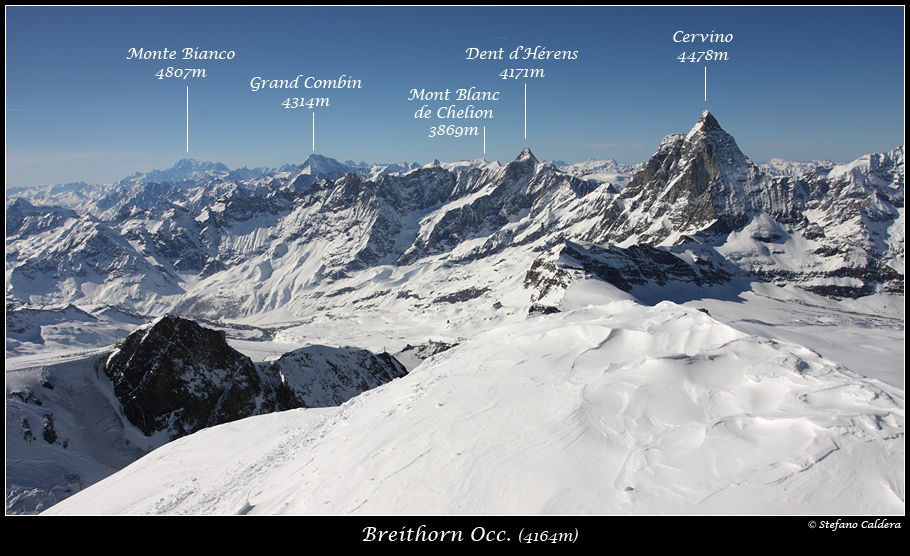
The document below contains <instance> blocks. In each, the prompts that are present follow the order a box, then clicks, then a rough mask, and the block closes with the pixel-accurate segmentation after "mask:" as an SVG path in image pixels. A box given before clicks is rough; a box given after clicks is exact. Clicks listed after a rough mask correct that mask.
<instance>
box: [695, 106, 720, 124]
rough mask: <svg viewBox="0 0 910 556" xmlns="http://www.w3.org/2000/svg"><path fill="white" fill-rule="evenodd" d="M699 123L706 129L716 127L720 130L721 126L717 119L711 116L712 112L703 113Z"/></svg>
mask: <svg viewBox="0 0 910 556" xmlns="http://www.w3.org/2000/svg"><path fill="white" fill-rule="evenodd" d="M698 123H700V124H702V125H704V126H706V127H709V128H710V127H716V128H720V124H719V123H717V119H716V118H715V117H714V116H712V115H711V112H709V111H707V110H705V111H704V112H702V113H701V118H699V119H698Z"/></svg>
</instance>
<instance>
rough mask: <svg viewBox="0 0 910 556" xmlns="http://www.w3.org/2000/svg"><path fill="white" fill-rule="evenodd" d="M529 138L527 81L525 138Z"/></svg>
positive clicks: (526, 91)
mask: <svg viewBox="0 0 910 556" xmlns="http://www.w3.org/2000/svg"><path fill="white" fill-rule="evenodd" d="M527 138H528V84H527V83H525V139H527Z"/></svg>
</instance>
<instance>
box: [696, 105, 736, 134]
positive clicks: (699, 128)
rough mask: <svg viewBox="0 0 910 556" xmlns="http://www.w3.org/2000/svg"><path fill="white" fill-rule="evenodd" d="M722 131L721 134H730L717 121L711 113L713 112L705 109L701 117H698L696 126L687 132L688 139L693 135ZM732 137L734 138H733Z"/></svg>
mask: <svg viewBox="0 0 910 556" xmlns="http://www.w3.org/2000/svg"><path fill="white" fill-rule="evenodd" d="M716 132H720V134H721V136H726V135H728V134H727V132H726V131H724V130H723V128H722V127H720V124H719V123H717V119H716V118H715V117H714V116H713V115H712V114H711V112H709V111H707V110H705V111H704V112H702V113H701V117H700V118H698V122H697V123H696V124H695V126H694V127H693V128H692V129H691V130H690V131H689V133H688V134H686V140H689V139H691V138H692V137H693V136H695V135H698V134H702V135H708V134H714V133H716ZM731 139H732V138H731Z"/></svg>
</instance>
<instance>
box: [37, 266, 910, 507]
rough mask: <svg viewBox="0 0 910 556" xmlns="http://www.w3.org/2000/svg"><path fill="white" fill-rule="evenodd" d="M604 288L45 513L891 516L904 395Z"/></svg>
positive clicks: (173, 448) (159, 456) (126, 472)
mask: <svg viewBox="0 0 910 556" xmlns="http://www.w3.org/2000/svg"><path fill="white" fill-rule="evenodd" d="M598 288H600V289H599V291H600V293H599V294H598V297H599V298H598V302H599V303H600V304H599V305H586V304H585V303H583V302H582V300H583V299H585V298H587V299H591V298H592V297H591V295H592V293H591V292H592V291H593V290H597V289H598ZM610 295H611V294H610V289H609V288H607V287H606V286H604V287H600V286H598V283H597V282H594V281H586V282H580V283H577V284H574V285H573V286H572V287H571V288H570V289H569V291H568V293H567V296H566V299H565V300H563V304H562V306H563V308H564V309H566V310H565V311H564V312H562V313H557V314H551V315H544V316H534V317H529V318H528V319H527V320H526V321H523V322H518V323H513V324H508V325H505V326H501V327H498V328H495V329H491V330H488V331H486V332H484V333H481V334H479V335H477V336H476V337H474V338H472V339H469V340H467V341H465V342H464V343H462V344H461V345H459V346H457V347H454V348H452V349H450V350H447V351H444V352H442V353H439V354H437V355H435V356H433V357H432V358H430V359H428V360H426V361H425V362H424V363H423V364H422V365H420V366H418V367H417V368H415V369H414V370H413V371H412V372H411V373H410V374H409V375H407V376H405V377H402V378H400V379H397V380H394V381H392V382H390V383H388V384H385V385H383V386H381V387H379V388H376V389H373V390H370V391H367V392H365V393H363V394H361V395H360V396H358V397H356V398H353V399H352V400H350V401H348V402H346V403H345V404H343V405H342V406H339V407H335V408H323V409H304V410H293V411H287V412H282V413H275V414H270V415H263V416H258V417H253V418H249V419H244V420H241V421H237V422H233V423H228V424H225V425H221V426H218V427H213V428H210V429H206V430H203V431H200V432H198V433H196V434H193V435H191V436H188V437H184V438H182V439H179V440H177V441H174V442H171V443H169V444H167V445H165V446H163V447H161V448H159V449H157V450H155V451H154V452H152V453H151V454H149V455H147V456H145V457H144V458H142V459H140V460H138V461H137V462H135V463H133V464H132V465H130V466H128V467H127V468H125V469H123V470H122V471H120V472H118V473H116V474H114V475H112V476H111V477H108V478H107V479H105V480H104V481H101V482H99V483H97V484H95V485H93V486H91V487H89V488H88V489H86V490H84V491H82V492H80V493H78V494H76V495H74V496H72V497H70V498H68V499H66V500H64V501H63V502H61V503H59V504H57V505H56V506H54V507H52V508H50V510H48V511H47V512H46V513H48V514H58V515H59V514H251V515H252V514H406V515H415V514H433V515H451V514H484V515H498V514H803V513H826V514H876V515H895V514H896V515H903V514H904V496H905V494H904V474H903V469H904V436H903V429H904V400H903V389H902V388H898V387H896V386H893V385H890V384H887V383H885V382H881V381H878V380H876V379H870V378H863V377H861V376H859V375H857V374H855V373H853V372H852V371H850V370H848V369H846V368H845V367H843V366H841V365H839V364H838V363H835V362H834V361H833V360H831V359H826V358H824V357H822V356H821V355H819V354H818V353H817V352H815V351H812V350H810V349H808V348H806V347H802V346H801V345H797V344H793V343H788V342H786V341H783V340H778V339H770V338H767V337H761V336H757V335H750V334H749V333H747V332H744V331H742V330H738V329H735V328H733V327H732V326H729V325H727V324H724V323H722V322H721V321H720V320H718V319H715V318H714V317H712V316H710V315H708V314H706V313H704V312H703V311H700V310H698V309H697V308H695V307H688V306H684V305H678V304H675V303H672V302H667V301H665V302H661V303H659V304H657V305H654V306H646V305H642V304H639V303H638V302H636V301H635V300H633V299H628V298H626V299H620V298H618V297H614V298H613V300H612V301H611V300H610V299H609V298H610ZM769 326H770V324H769Z"/></svg>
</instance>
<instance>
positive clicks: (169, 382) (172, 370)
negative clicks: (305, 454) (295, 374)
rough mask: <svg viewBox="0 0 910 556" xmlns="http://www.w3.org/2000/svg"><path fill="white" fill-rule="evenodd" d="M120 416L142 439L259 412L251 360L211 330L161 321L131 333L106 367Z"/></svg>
mask: <svg viewBox="0 0 910 556" xmlns="http://www.w3.org/2000/svg"><path fill="white" fill-rule="evenodd" d="M104 372H105V374H107V376H108V377H110V379H111V381H113V383H114V393H115V394H116V395H117V398H118V399H119V400H120V403H121V404H122V406H123V414H124V416H126V418H127V419H129V421H130V422H131V423H133V424H134V425H136V427H138V428H139V430H141V431H142V432H143V433H144V434H145V435H147V436H151V435H152V434H155V433H157V432H159V431H166V432H167V435H168V436H169V437H170V438H171V439H174V438H179V437H181V436H185V435H187V434H190V433H193V432H195V431H197V430H200V429H203V428H205V427H210V426H213V425H217V424H220V423H225V422H227V421H233V420H235V419H240V418H242V417H248V416H250V415H255V414H257V413H259V412H261V411H262V410H263V409H264V408H263V407H262V402H261V401H257V399H258V398H260V396H261V395H262V391H263V388H262V381H261V380H260V378H259V374H258V373H257V372H256V367H255V366H254V365H253V362H252V361H251V360H250V358H249V357H246V356H245V355H242V354H241V353H239V352H238V351H236V350H235V349H233V348H231V347H230V346H229V345H227V342H226V341H225V339H224V337H223V336H222V335H221V334H219V333H218V332H217V331H215V330H210V329H207V328H203V327H201V326H199V325H198V324H196V323H195V322H193V321H190V320H186V319H181V318H179V317H174V316H165V317H162V318H160V319H158V320H157V321H155V322H154V323H152V324H151V325H150V326H148V327H147V328H143V329H140V330H137V331H136V332H134V333H132V334H130V335H129V336H128V337H127V338H126V339H125V340H124V341H123V343H122V345H121V346H120V347H119V349H118V350H117V351H115V352H114V353H112V354H111V356H110V357H109V358H108V360H107V362H106V363H105V365H104Z"/></svg>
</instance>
